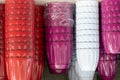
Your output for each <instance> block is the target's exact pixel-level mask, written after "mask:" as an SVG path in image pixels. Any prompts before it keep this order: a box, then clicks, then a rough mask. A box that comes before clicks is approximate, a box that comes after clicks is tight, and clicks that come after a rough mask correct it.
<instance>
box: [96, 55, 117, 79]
mask: <svg viewBox="0 0 120 80" xmlns="http://www.w3.org/2000/svg"><path fill="white" fill-rule="evenodd" d="M98 72H99V74H100V76H101V80H114V78H115V75H116V72H117V59H116V55H113V54H106V53H102V54H101V55H100V60H99V63H98Z"/></svg>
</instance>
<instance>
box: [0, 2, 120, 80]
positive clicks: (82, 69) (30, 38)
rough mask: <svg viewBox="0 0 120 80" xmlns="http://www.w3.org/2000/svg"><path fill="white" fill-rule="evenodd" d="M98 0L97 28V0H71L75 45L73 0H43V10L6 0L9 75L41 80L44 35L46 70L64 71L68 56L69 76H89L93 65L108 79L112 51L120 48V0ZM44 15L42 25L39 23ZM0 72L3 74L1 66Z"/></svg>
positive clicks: (76, 79)
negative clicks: (100, 21)
mask: <svg viewBox="0 0 120 80" xmlns="http://www.w3.org/2000/svg"><path fill="white" fill-rule="evenodd" d="M101 3H102V4H101V10H102V12H101V13H102V14H101V15H102V16H101V17H102V19H101V20H102V23H101V24H102V25H101V26H102V28H101V31H100V29H99V4H98V1H97V0H80V1H77V2H76V12H75V15H76V16H75V26H76V29H75V35H74V36H75V41H74V43H75V45H73V24H74V20H73V11H74V10H73V9H74V5H73V4H72V3H68V2H51V3H47V4H46V6H45V15H44V8H43V7H42V6H34V1H33V0H24V1H22V0H20V1H18V0H6V5H5V53H6V54H5V62H6V70H7V76H8V79H9V80H37V79H41V76H42V73H43V68H44V53H45V48H44V47H45V46H44V45H45V44H44V43H45V42H44V39H45V37H46V50H47V51H46V52H47V58H48V61H49V65H50V71H51V73H55V74H62V73H66V72H67V70H68V69H69V67H70V62H71V59H72V62H71V67H70V70H69V78H70V80H93V77H94V74H95V70H96V68H97V65H98V72H99V73H100V75H101V77H102V80H113V79H114V77H115V73H116V68H117V62H116V55H113V54H117V53H118V52H119V44H118V42H119V36H118V35H119V20H118V19H119V18H117V17H119V0H116V1H113V0H103V1H102V2H101ZM0 7H1V9H0V10H2V11H4V10H3V9H4V6H3V5H2V6H1V5H0ZM2 11H1V13H0V15H1V16H0V17H1V18H0V19H2V20H3V21H2V20H1V21H0V25H1V26H0V30H2V31H1V33H0V35H4V32H3V27H2V26H4V25H3V24H4V15H3V14H4V12H2ZM43 15H44V17H45V26H46V27H44V18H43ZM44 28H45V31H46V32H44ZM99 31H100V36H99ZM44 33H45V34H46V36H45V35H44ZM99 37H100V43H99ZM3 39H4V38H3V36H1V39H0V40H1V42H0V44H1V45H0V50H1V54H0V55H1V56H2V57H1V60H3V57H4V54H3V53H4V51H2V50H4V48H3V47H4V45H2V44H4V40H3ZM101 41H102V42H101ZM99 44H100V60H99ZM73 47H74V49H73ZM72 53H73V54H72ZM72 55H73V57H72ZM98 61H99V64H98ZM2 64H4V62H3V63H2ZM0 66H1V65H0ZM3 67H4V66H3ZM2 70H4V69H2ZM36 70H37V71H36ZM23 72H24V73H23ZM0 75H2V76H3V77H4V76H6V75H5V70H4V71H3V73H2V74H0ZM31 75H32V76H31Z"/></svg>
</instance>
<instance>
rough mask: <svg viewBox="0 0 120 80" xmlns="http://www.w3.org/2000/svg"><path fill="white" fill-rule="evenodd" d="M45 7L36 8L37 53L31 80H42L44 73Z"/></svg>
mask: <svg viewBox="0 0 120 80" xmlns="http://www.w3.org/2000/svg"><path fill="white" fill-rule="evenodd" d="M43 15H44V7H43V6H38V5H37V6H36V7H35V53H36V60H35V65H34V68H33V74H32V79H31V80H41V79H42V75H43V71H44V53H45V46H44V45H45V35H44V34H45V32H44V29H45V26H44V17H43Z"/></svg>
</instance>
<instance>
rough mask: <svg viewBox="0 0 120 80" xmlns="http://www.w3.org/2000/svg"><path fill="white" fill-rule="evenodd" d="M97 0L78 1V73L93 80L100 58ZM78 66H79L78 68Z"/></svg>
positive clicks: (80, 77)
mask: <svg viewBox="0 0 120 80" xmlns="http://www.w3.org/2000/svg"><path fill="white" fill-rule="evenodd" d="M98 9H99V8H98V1H97V0H81V1H77V2H76V55H77V62H76V66H75V67H76V68H75V69H76V73H77V75H78V76H79V79H80V80H93V77H94V74H95V70H96V68H97V64H98V60H99V10H98ZM77 67H79V68H78V69H77Z"/></svg>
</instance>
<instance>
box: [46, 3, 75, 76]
mask: <svg viewBox="0 0 120 80" xmlns="http://www.w3.org/2000/svg"><path fill="white" fill-rule="evenodd" d="M72 12H73V5H72V4H71V3H67V2H53V3H48V4H47V5H46V7H45V13H46V15H45V21H46V22H45V25H46V49H47V57H48V61H49V65H50V70H51V72H52V73H57V74H61V73H66V70H68V68H69V65H70V61H71V56H72V41H73V40H72V39H73V35H72V33H73V13H72Z"/></svg>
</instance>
